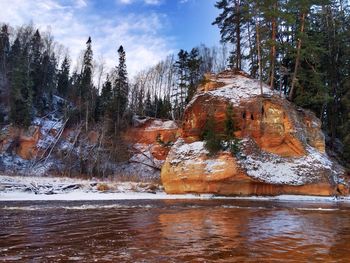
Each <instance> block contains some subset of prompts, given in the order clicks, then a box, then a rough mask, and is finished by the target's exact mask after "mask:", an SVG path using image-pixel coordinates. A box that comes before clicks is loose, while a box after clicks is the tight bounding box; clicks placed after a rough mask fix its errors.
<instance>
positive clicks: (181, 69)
mask: <svg viewBox="0 0 350 263" xmlns="http://www.w3.org/2000/svg"><path fill="white" fill-rule="evenodd" d="M174 66H175V69H176V73H177V76H178V83H177V86H176V87H174V88H175V89H174V90H173V94H172V96H173V100H174V102H175V107H174V111H175V118H176V119H181V117H182V114H183V111H184V109H185V106H186V98H187V94H188V52H187V51H185V50H183V49H181V50H180V52H179V53H178V60H177V61H176V62H175V65H174Z"/></svg>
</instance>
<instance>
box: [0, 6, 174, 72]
mask: <svg viewBox="0 0 350 263" xmlns="http://www.w3.org/2000/svg"><path fill="white" fill-rule="evenodd" d="M0 1H1V6H2V11H1V12H0V22H5V23H9V24H10V25H13V26H18V25H22V24H27V23H29V22H31V21H33V23H34V25H35V26H37V27H39V28H40V29H41V30H42V31H45V30H47V29H48V28H50V29H51V30H50V31H51V33H52V35H53V36H54V37H55V39H56V40H57V41H58V42H59V43H61V44H63V45H64V46H66V47H68V48H69V50H70V54H71V57H72V61H73V63H74V62H75V61H76V60H77V58H78V57H79V54H80V53H81V50H83V49H85V42H86V40H87V38H88V37H89V36H91V37H92V45H93V51H94V58H96V59H98V58H99V57H101V56H103V57H104V58H105V61H106V65H107V66H108V67H109V68H112V67H114V66H115V65H117V63H118V61H117V60H118V58H117V49H118V47H119V45H123V46H124V48H125V50H126V55H127V67H128V71H129V74H130V75H131V76H132V75H134V74H135V73H136V72H138V71H139V70H141V69H144V68H146V67H148V66H151V65H154V64H155V63H157V62H158V61H159V60H161V59H163V58H164V57H165V56H166V55H167V54H169V53H171V52H172V50H171V48H170V46H171V39H168V38H166V37H164V36H162V35H161V33H160V31H161V29H162V28H163V25H164V23H165V21H166V17H165V16H164V15H161V14H157V13H151V14H149V13H148V14H123V15H122V16H121V15H119V14H116V15H115V16H113V17H110V18H108V17H105V16H103V15H101V14H98V13H96V12H95V13H92V12H91V10H89V5H90V4H91V3H90V2H91V0H89V1H87V0H65V1H61V0H46V1H36V0H26V1H22V0H0ZM122 1H124V2H127V1H131V0H122ZM145 1H148V2H149V4H150V2H152V1H153V2H154V4H155V2H158V1H154V0H145Z"/></svg>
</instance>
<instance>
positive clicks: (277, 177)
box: [239, 138, 335, 185]
mask: <svg viewBox="0 0 350 263" xmlns="http://www.w3.org/2000/svg"><path fill="white" fill-rule="evenodd" d="M254 144H255V143H254V142H253V141H252V140H251V139H247V138H246V139H245V140H244V141H242V146H241V149H243V152H244V151H245V150H244V148H249V149H251V148H254V149H255V150H253V151H251V152H249V154H247V155H243V158H240V161H239V163H240V164H241V165H242V167H243V168H244V169H245V170H246V172H247V174H248V175H249V176H251V177H253V178H255V179H257V180H259V181H262V182H265V183H271V184H289V185H304V184H308V183H313V182H317V181H319V180H320V178H322V176H323V174H335V173H334V172H335V171H333V163H332V161H331V160H330V159H329V158H328V157H327V155H326V154H324V153H320V152H319V151H317V150H316V149H315V148H313V147H310V146H308V147H307V152H308V153H307V155H305V156H301V157H294V158H293V157H281V156H279V155H276V154H272V153H267V152H264V151H259V150H257V149H256V145H254Z"/></svg>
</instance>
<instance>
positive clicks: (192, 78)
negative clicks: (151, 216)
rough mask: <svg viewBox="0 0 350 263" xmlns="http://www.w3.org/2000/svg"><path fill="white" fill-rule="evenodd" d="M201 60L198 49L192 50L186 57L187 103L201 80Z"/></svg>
mask: <svg viewBox="0 0 350 263" xmlns="http://www.w3.org/2000/svg"><path fill="white" fill-rule="evenodd" d="M201 63H202V60H201V58H200V57H199V50H198V48H193V49H192V50H191V52H190V53H189V55H188V59H187V67H188V88H187V98H186V102H187V103H188V102H189V101H190V100H191V99H192V97H193V95H194V94H195V92H196V89H197V86H198V84H199V81H200V79H201V74H200V66H201Z"/></svg>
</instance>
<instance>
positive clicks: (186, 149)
mask: <svg viewBox="0 0 350 263" xmlns="http://www.w3.org/2000/svg"><path fill="white" fill-rule="evenodd" d="M208 153H209V152H208V151H207V150H206V149H205V147H204V142H203V141H198V142H193V143H185V141H184V140H183V139H181V138H180V139H178V140H177V141H176V142H175V144H174V145H173V147H172V148H171V150H170V152H169V159H170V160H171V161H170V163H171V164H172V165H176V164H178V163H181V162H184V161H187V160H191V161H195V160H197V161H198V157H200V156H201V155H206V154H208Z"/></svg>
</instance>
